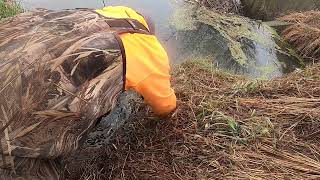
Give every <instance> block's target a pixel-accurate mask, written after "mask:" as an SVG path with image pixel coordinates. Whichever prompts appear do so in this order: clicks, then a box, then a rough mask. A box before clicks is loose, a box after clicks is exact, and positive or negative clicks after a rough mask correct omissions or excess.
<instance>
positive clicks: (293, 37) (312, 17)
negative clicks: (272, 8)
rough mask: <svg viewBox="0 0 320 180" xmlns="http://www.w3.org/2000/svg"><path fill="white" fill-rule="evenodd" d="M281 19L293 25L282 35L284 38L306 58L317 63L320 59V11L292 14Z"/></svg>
mask: <svg viewBox="0 0 320 180" xmlns="http://www.w3.org/2000/svg"><path fill="white" fill-rule="evenodd" d="M279 19H280V20H283V21H286V22H291V23H293V25H291V26H289V27H288V28H287V29H286V30H284V32H283V33H282V34H283V36H284V38H285V39H286V40H287V41H288V42H289V43H290V44H292V45H293V46H295V47H296V48H297V49H298V51H299V52H300V54H301V55H303V56H304V57H305V58H309V59H311V60H313V61H317V60H318V59H319V57H320V11H308V12H302V13H292V14H290V15H287V16H284V17H281V18H279Z"/></svg>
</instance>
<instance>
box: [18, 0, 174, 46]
mask: <svg viewBox="0 0 320 180" xmlns="http://www.w3.org/2000/svg"><path fill="white" fill-rule="evenodd" d="M20 2H21V4H22V5H23V7H24V8H26V9H33V8H47V9H53V10H60V9H72V8H94V9H101V8H103V7H104V6H128V7H131V8H133V9H135V10H137V11H139V12H143V13H144V14H147V15H148V16H150V17H151V18H152V19H153V20H154V22H155V25H156V28H157V31H156V34H157V36H158V37H159V38H160V40H162V42H163V43H165V42H164V41H165V40H166V37H168V36H169V35H170V34H172V32H171V30H170V27H169V22H170V17H171V15H172V14H173V12H174V9H175V7H176V2H175V1H173V0H157V1H152V0H104V1H103V0H20Z"/></svg>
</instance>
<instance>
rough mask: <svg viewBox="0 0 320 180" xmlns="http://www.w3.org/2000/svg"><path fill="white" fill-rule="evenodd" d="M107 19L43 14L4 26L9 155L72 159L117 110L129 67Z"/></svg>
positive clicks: (4, 149) (1, 75) (4, 141)
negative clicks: (91, 130) (92, 131)
mask: <svg viewBox="0 0 320 180" xmlns="http://www.w3.org/2000/svg"><path fill="white" fill-rule="evenodd" d="M105 20H106V19H105V18H103V17H101V16H99V15H98V14H97V13H95V12H94V11H92V10H83V9H82V10H63V11H58V12H57V11H49V10H43V9H39V10H36V11H32V12H27V13H23V14H20V15H18V16H16V17H13V18H9V19H5V20H4V21H2V22H1V23H0V57H1V59H0V135H1V136H0V137H1V143H0V144H1V148H0V151H1V153H2V154H3V155H5V156H18V157H28V158H39V157H41V158H55V157H60V156H63V155H66V154H68V153H69V152H70V151H73V150H74V149H76V148H77V147H78V143H79V140H80V139H81V138H82V137H83V136H84V135H85V132H86V131H87V130H88V129H89V128H91V127H92V126H93V125H94V124H95V122H96V120H97V118H98V117H100V116H102V115H104V114H105V113H107V112H108V111H109V110H110V109H111V108H112V106H114V104H115V102H116V100H117V97H118V95H119V94H120V93H121V91H122V89H123V64H122V63H123V62H122V56H121V53H120V47H119V44H118V41H117V39H116V37H115V35H114V31H113V30H111V29H110V27H109V26H108V24H107V23H106V22H105ZM3 159H4V158H3ZM3 164H5V163H1V165H3ZM11 165H12V164H11Z"/></svg>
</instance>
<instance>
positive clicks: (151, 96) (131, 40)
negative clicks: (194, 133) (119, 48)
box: [97, 6, 176, 115]
mask: <svg viewBox="0 0 320 180" xmlns="http://www.w3.org/2000/svg"><path fill="white" fill-rule="evenodd" d="M97 12H98V13H100V14H102V15H104V16H107V17H114V18H133V19H136V20H138V21H140V22H141V23H142V24H144V25H145V26H146V27H147V28H148V26H147V23H146V22H145V20H144V18H143V17H142V16H140V15H139V14H137V13H136V12H135V11H134V10H132V9H130V8H127V7H122V6H117V7H105V8H103V9H102V10H97ZM120 38H121V39H122V42H123V45H124V48H125V51H126V57H127V64H126V67H127V72H126V89H133V90H135V91H137V92H138V93H139V94H141V95H142V96H143V97H144V99H145V101H146V102H147V103H148V104H149V105H150V106H151V107H152V109H153V111H154V112H155V113H156V114H158V115H167V114H169V113H170V112H171V111H173V110H174V109H175V108H176V96H175V94H174V90H173V89H172V88H171V84H170V65H169V58H168V55H167V53H166V51H165V50H164V48H163V47H162V45H161V44H160V42H159V41H158V39H157V38H156V37H155V36H153V35H145V34H131V33H127V34H122V35H121V36H120Z"/></svg>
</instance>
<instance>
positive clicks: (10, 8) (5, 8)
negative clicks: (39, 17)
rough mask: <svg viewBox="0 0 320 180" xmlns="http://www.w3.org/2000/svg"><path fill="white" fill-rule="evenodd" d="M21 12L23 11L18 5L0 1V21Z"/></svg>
mask: <svg viewBox="0 0 320 180" xmlns="http://www.w3.org/2000/svg"><path fill="white" fill-rule="evenodd" d="M22 11H23V9H22V7H21V5H20V4H19V3H16V2H10V3H8V2H5V1H4V0H0V19H3V18H7V17H11V16H14V15H16V14H18V13H20V12H22Z"/></svg>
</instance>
